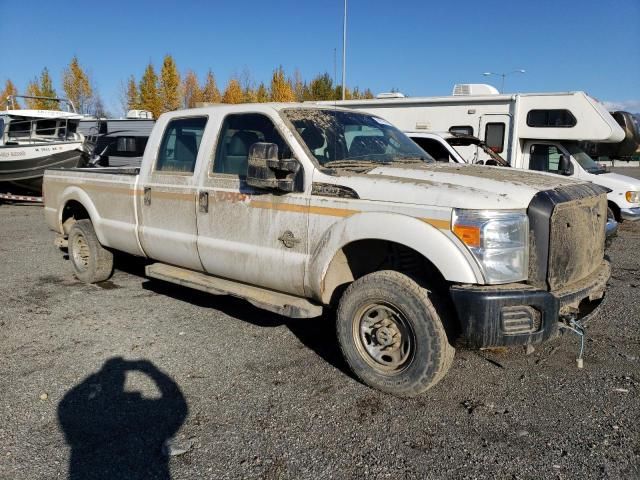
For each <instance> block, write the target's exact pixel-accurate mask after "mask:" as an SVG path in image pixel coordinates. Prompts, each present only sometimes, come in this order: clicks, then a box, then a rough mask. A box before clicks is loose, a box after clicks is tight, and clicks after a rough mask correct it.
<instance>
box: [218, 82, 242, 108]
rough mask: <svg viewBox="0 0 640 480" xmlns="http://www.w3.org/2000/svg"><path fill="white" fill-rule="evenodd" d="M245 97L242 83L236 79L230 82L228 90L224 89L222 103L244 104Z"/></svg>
mask: <svg viewBox="0 0 640 480" xmlns="http://www.w3.org/2000/svg"><path fill="white" fill-rule="evenodd" d="M243 99H244V95H243V93H242V87H240V82H239V81H238V80H236V79H235V78H232V79H231V80H229V83H227V88H225V89H224V95H222V103H242V101H243Z"/></svg>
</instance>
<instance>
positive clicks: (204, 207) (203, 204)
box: [198, 192, 209, 213]
mask: <svg viewBox="0 0 640 480" xmlns="http://www.w3.org/2000/svg"><path fill="white" fill-rule="evenodd" d="M198 211H199V212H200V213H209V192H198Z"/></svg>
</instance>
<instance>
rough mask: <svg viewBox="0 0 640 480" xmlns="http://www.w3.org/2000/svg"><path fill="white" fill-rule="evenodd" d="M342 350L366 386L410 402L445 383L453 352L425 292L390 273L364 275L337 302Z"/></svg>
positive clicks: (414, 283)
mask: <svg viewBox="0 0 640 480" xmlns="http://www.w3.org/2000/svg"><path fill="white" fill-rule="evenodd" d="M336 328H337V337H338V342H339V343H340V348H341V350H342V353H343V355H344V357H345V360H346V361H347V363H348V365H349V367H350V368H351V370H352V371H353V373H354V374H355V375H356V376H357V377H358V378H359V379H360V380H362V381H363V382H364V383H366V384H367V385H369V386H371V387H373V388H376V389H378V390H382V391H384V392H388V393H391V394H393V395H398V396H403V397H410V396H415V395H418V394H420V393H422V392H424V391H425V390H427V389H429V388H430V387H432V386H433V385H435V384H436V383H437V382H439V381H440V379H442V377H444V375H445V374H446V372H447V371H448V370H449V367H450V366H451V364H452V363H453V356H454V354H455V349H454V348H453V347H452V346H451V345H450V344H449V341H448V339H447V335H446V332H445V330H444V327H443V325H442V322H441V320H440V317H439V316H438V313H437V312H436V310H435V308H434V306H433V303H431V300H429V296H428V292H427V290H425V289H424V288H422V287H420V286H419V285H418V284H417V283H416V282H414V281H413V280H412V279H410V278H409V277H407V276H406V275H403V274H401V273H398V272H394V271H388V270H385V271H380V272H375V273H371V274H369V275H365V276H364V277H361V278H359V279H358V280H356V281H355V282H353V283H352V284H351V285H350V286H349V288H347V290H346V291H345V292H344V294H343V296H342V298H341V299H340V304H339V306H338V312H337V319H336Z"/></svg>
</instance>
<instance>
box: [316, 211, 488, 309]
mask: <svg viewBox="0 0 640 480" xmlns="http://www.w3.org/2000/svg"><path fill="white" fill-rule="evenodd" d="M454 238H455V237H453V234H452V233H451V232H449V231H448V230H440V229H438V228H436V227H434V226H432V225H430V224H428V223H426V222H424V221H422V220H420V219H418V218H414V217H410V216H406V215H400V214H394V213H376V212H363V213H358V214H355V215H352V216H350V217H347V218H344V219H342V220H340V221H338V222H336V223H334V224H333V225H332V226H331V227H330V228H329V229H328V230H327V231H326V232H325V233H324V234H323V235H322V238H321V239H320V241H319V242H318V243H317V246H316V247H315V250H314V251H313V252H312V254H311V258H310V261H309V268H308V269H307V270H306V279H305V284H306V285H308V287H309V294H310V295H311V296H313V297H314V298H316V299H318V300H321V301H323V302H325V303H326V301H327V295H326V292H324V283H325V282H324V280H325V276H326V274H327V271H328V269H329V265H330V263H331V261H332V259H333V258H334V257H335V256H336V254H338V253H339V252H340V250H341V249H342V248H343V247H344V246H345V245H348V244H349V243H352V242H354V241H357V240H386V241H390V242H395V243H398V244H401V245H404V246H406V247H409V248H411V249H413V250H415V251H416V252H418V253H420V254H421V255H422V256H424V257H425V258H426V259H428V260H429V261H430V262H431V263H432V264H433V265H434V266H435V267H436V268H437V269H438V270H439V271H440V273H441V274H442V276H443V277H444V278H445V279H446V280H448V281H450V282H458V283H484V281H483V279H482V273H481V272H480V269H479V267H478V265H477V264H476V262H475V260H473V258H472V257H471V254H470V253H469V252H468V251H466V249H464V248H463V247H461V246H459V245H457V244H456V240H454ZM329 294H330V292H329Z"/></svg>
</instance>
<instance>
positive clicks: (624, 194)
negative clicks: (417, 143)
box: [318, 84, 640, 220]
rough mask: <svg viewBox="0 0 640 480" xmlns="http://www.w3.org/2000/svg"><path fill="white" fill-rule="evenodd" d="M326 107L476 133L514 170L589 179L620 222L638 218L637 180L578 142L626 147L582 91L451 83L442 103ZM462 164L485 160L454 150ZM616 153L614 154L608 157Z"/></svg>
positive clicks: (404, 100) (471, 151)
mask: <svg viewBox="0 0 640 480" xmlns="http://www.w3.org/2000/svg"><path fill="white" fill-rule="evenodd" d="M318 103H330V104H332V105H339V106H341V107H347V108H352V109H360V110H365V111H367V112H369V113H372V114H374V115H379V116H380V117H382V118H384V119H385V120H387V121H389V122H391V123H393V124H394V125H396V126H398V127H400V129H402V130H404V131H406V132H420V131H445V132H451V133H456V134H464V135H475V136H477V137H479V138H480V139H481V140H483V141H484V142H485V143H486V144H487V145H488V146H489V147H490V148H491V149H492V150H493V151H494V152H496V153H499V154H500V155H502V156H503V157H504V158H505V159H506V160H507V161H508V162H509V163H510V164H511V166H513V167H516V168H524V169H529V170H538V171H544V172H552V173H557V174H560V175H566V176H572V177H574V178H579V179H583V180H588V181H591V182H593V183H596V184H598V185H602V186H604V187H606V188H609V189H610V190H612V191H611V192H610V193H609V195H608V199H609V207H610V208H611V210H612V211H613V212H614V214H615V215H616V217H617V218H618V219H619V220H620V219H628V220H638V219H640V181H638V180H636V179H633V178H630V177H626V176H624V175H618V174H615V173H609V172H607V171H605V169H604V168H603V167H602V166H600V165H599V164H597V163H596V162H595V161H594V160H593V159H592V158H591V157H590V156H589V155H587V154H586V153H585V152H584V151H583V150H582V148H581V145H582V142H591V143H593V144H612V145H614V144H619V145H624V148H625V149H627V148H628V146H627V145H626V144H625V142H626V141H628V137H629V135H628V134H627V132H626V131H625V129H623V128H622V127H621V126H620V124H619V121H617V120H616V119H615V118H614V117H613V116H612V115H611V114H610V113H609V112H608V111H607V110H606V109H605V107H604V106H603V105H602V104H601V103H600V102H598V101H597V100H595V99H594V98H592V97H590V96H589V95H587V94H586V93H584V92H564V93H519V94H499V93H498V91H497V90H496V89H495V88H493V87H492V86H490V85H484V84H469V85H456V86H455V87H454V90H453V95H451V96H444V97H402V96H395V97H392V98H377V99H374V100H345V101H338V102H318ZM457 150H458V151H459V152H460V153H461V155H462V156H463V157H464V158H465V161H467V162H468V163H479V162H486V161H487V160H490V156H489V155H488V154H487V153H486V152H484V151H483V150H482V149H480V148H478V147H477V146H475V145H470V146H469V147H466V148H458V149H457ZM614 154H615V152H614Z"/></svg>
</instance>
